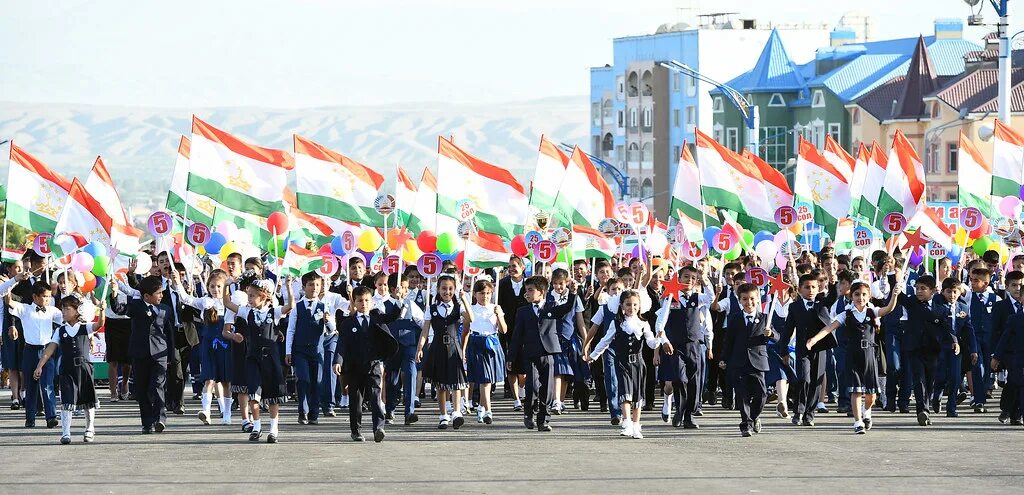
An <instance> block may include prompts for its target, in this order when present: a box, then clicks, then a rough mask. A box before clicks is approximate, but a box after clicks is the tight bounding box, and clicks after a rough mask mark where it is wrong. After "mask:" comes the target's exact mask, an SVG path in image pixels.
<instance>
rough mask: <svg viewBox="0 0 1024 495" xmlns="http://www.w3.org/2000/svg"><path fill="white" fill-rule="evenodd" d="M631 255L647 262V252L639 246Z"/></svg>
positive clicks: (634, 247)
mask: <svg viewBox="0 0 1024 495" xmlns="http://www.w3.org/2000/svg"><path fill="white" fill-rule="evenodd" d="M708 228H709V229H713V228H715V227H708ZM719 230H721V229H719ZM631 254H632V255H633V257H634V258H638V259H641V260H644V261H646V260H647V250H646V249H643V248H641V247H640V245H639V244H637V245H636V246H633V251H632V253H631Z"/></svg>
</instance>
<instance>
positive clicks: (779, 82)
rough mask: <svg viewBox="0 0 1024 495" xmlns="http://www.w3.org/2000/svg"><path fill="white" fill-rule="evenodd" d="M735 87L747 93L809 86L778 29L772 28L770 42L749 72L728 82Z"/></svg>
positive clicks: (766, 44)
mask: <svg viewBox="0 0 1024 495" xmlns="http://www.w3.org/2000/svg"><path fill="white" fill-rule="evenodd" d="M727 84H728V85H729V86H731V87H733V88H734V89H736V90H738V91H740V92H743V93H747V92H757V91H799V90H800V89H803V88H805V87H806V86H807V82H806V80H805V79H804V77H803V76H802V75H801V74H800V70H799V69H798V68H797V66H796V64H794V63H793V60H791V59H790V58H789V54H788V53H786V47H785V46H783V45H782V38H780V37H779V32H778V30H775V29H772V32H771V34H770V35H769V36H768V42H767V43H765V45H764V50H762V51H761V56H760V57H758V59H757V64H755V65H754V68H753V69H751V70H750V71H749V72H746V73H744V74H742V75H740V76H739V77H736V78H735V79H733V80H732V81H729V82H728V83H727Z"/></svg>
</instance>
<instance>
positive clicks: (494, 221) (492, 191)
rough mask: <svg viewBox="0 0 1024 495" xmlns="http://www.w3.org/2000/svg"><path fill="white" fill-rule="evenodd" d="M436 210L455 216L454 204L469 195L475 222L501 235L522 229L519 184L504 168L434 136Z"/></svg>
mask: <svg viewBox="0 0 1024 495" xmlns="http://www.w3.org/2000/svg"><path fill="white" fill-rule="evenodd" d="M437 141H438V142H437V181H438V183H439V184H444V187H443V188H442V189H440V190H438V191H437V193H438V194H437V212H438V213H440V214H441V215H445V216H448V217H451V218H458V215H457V214H456V213H455V205H456V204H457V203H458V202H459V201H460V200H463V199H469V200H470V201H472V202H473V203H474V204H475V205H476V225H477V227H479V228H480V230H483V231H485V232H493V233H496V234H498V235H499V236H500V237H501V238H503V239H511V238H512V236H514V235H516V234H517V233H520V232H522V230H523V223H524V222H525V221H526V216H527V214H528V207H527V200H526V194H525V193H524V192H523V186H522V185H521V184H519V182H517V181H516V179H515V177H513V176H512V173H511V172H509V171H508V170H506V169H504V168H502V167H499V166H496V165H492V164H490V163H487V162H485V161H483V160H481V159H479V158H477V157H475V156H473V155H470V154H469V153H466V152H465V151H463V150H462V149H460V148H459V147H458V146H455V144H454V143H452V142H451V141H449V140H447V139H445V138H444V137H438V140H437Z"/></svg>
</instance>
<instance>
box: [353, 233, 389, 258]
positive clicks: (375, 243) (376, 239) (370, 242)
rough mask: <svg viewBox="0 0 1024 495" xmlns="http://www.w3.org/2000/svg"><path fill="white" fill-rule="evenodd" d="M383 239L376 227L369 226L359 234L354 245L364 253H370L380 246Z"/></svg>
mask: <svg viewBox="0 0 1024 495" xmlns="http://www.w3.org/2000/svg"><path fill="white" fill-rule="evenodd" d="M382 242H384V239H382V238H381V236H380V233H379V232H377V229H374V228H369V229H366V230H364V231H363V233H362V234H359V238H358V239H357V240H356V246H358V247H359V249H361V250H362V251H363V252H364V253H372V252H374V251H376V250H377V248H379V247H380V245H381V243H382Z"/></svg>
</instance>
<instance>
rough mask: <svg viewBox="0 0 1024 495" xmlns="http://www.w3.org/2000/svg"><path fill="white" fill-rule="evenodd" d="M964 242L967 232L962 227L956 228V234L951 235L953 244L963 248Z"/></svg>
mask: <svg viewBox="0 0 1024 495" xmlns="http://www.w3.org/2000/svg"><path fill="white" fill-rule="evenodd" d="M965 240H967V231H966V230H964V228H963V227H959V228H957V229H956V234H954V235H953V242H954V243H956V245H958V246H963V245H964V241H965Z"/></svg>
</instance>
